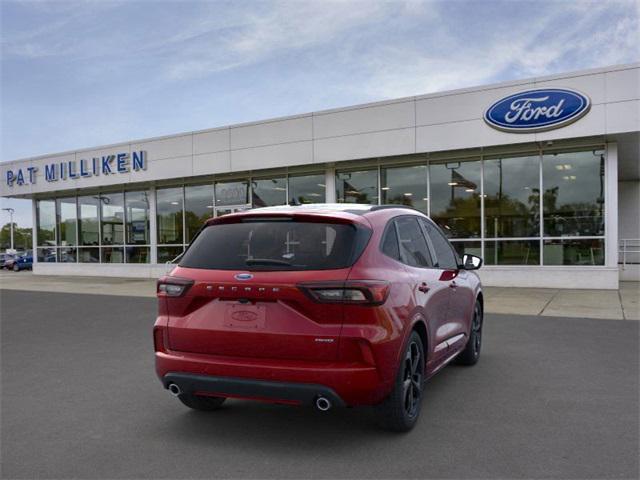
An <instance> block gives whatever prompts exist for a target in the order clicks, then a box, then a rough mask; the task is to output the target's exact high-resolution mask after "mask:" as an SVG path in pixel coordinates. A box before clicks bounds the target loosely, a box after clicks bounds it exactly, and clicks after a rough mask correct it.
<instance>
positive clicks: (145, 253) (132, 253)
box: [125, 247, 151, 263]
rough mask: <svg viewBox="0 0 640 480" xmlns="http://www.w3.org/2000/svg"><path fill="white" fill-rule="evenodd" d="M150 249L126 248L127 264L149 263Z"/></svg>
mask: <svg viewBox="0 0 640 480" xmlns="http://www.w3.org/2000/svg"><path fill="white" fill-rule="evenodd" d="M150 251H151V250H150V248H149V247H125V255H126V260H127V263H149V261H150Z"/></svg>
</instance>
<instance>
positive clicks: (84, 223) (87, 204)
mask: <svg viewBox="0 0 640 480" xmlns="http://www.w3.org/2000/svg"><path fill="white" fill-rule="evenodd" d="M78 232H79V233H80V242H79V243H80V245H98V244H99V241H100V238H99V234H98V197H97V196H86V197H78Z"/></svg>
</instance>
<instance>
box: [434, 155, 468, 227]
mask: <svg viewBox="0 0 640 480" xmlns="http://www.w3.org/2000/svg"><path fill="white" fill-rule="evenodd" d="M429 177H430V183H431V184H430V187H431V218H432V219H433V220H434V221H435V222H436V223H437V224H438V225H440V226H441V227H442V229H443V231H444V232H445V234H446V235H447V236H448V237H449V238H478V237H480V160H476V161H467V162H448V163H441V164H432V165H431V166H430V167H429Z"/></svg>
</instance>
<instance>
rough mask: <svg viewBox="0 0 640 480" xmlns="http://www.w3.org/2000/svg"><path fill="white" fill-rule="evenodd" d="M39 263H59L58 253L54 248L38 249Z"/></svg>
mask: <svg viewBox="0 0 640 480" xmlns="http://www.w3.org/2000/svg"><path fill="white" fill-rule="evenodd" d="M36 255H37V257H38V262H40V263H45V262H46V263H52V262H56V261H57V252H56V249H55V248H53V247H45V248H38V249H37V251H36Z"/></svg>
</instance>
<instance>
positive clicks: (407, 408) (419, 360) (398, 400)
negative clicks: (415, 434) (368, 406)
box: [377, 332, 426, 432]
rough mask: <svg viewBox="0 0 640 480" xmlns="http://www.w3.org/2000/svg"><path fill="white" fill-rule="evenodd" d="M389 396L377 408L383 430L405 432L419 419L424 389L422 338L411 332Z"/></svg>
mask: <svg viewBox="0 0 640 480" xmlns="http://www.w3.org/2000/svg"><path fill="white" fill-rule="evenodd" d="M402 358H403V360H402V364H401V365H400V368H399V370H398V375H397V378H396V383H395V386H394V388H393V391H392V392H391V394H390V395H389V396H388V397H387V398H386V399H385V401H384V402H382V403H381V404H380V405H379V406H378V407H377V410H378V411H377V414H378V418H379V421H380V424H381V426H382V427H384V428H386V429H387V430H392V431H395V432H408V431H409V430H411V429H412V428H413V427H414V425H415V424H416V422H417V421H418V417H419V416H420V409H421V401H422V392H423V389H424V368H425V364H426V362H425V355H424V346H423V345H422V339H421V338H420V335H418V333H417V332H412V333H411V336H410V337H409V342H408V343H407V347H406V348H405V351H404V355H403V357H402Z"/></svg>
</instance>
